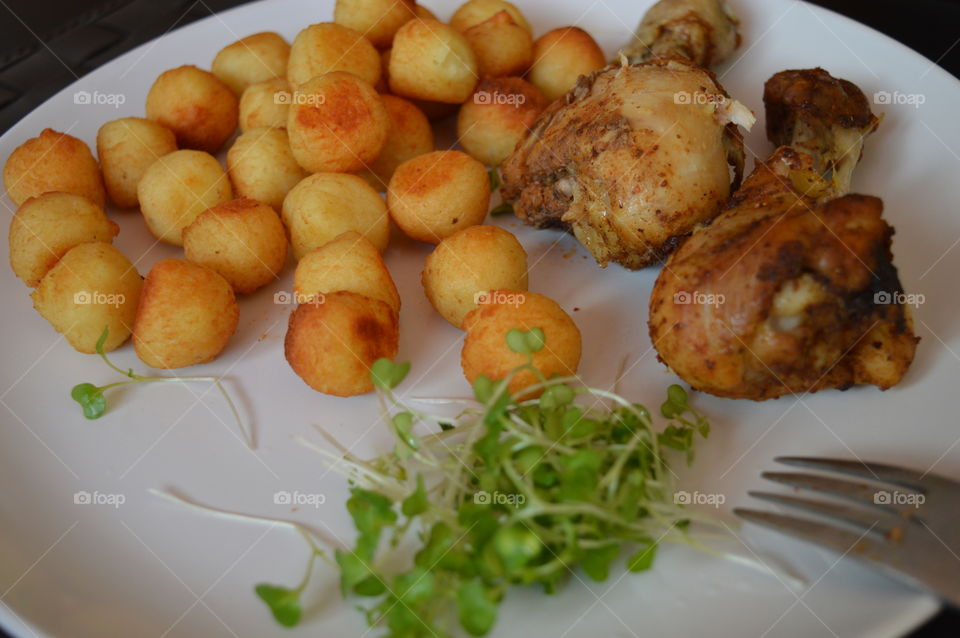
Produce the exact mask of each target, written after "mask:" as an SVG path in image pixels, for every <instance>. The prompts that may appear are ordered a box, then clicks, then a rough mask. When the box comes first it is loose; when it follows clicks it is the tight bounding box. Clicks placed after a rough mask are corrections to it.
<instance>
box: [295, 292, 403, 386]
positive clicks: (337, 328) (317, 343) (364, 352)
mask: <svg viewBox="0 0 960 638" xmlns="http://www.w3.org/2000/svg"><path fill="white" fill-rule="evenodd" d="M399 342H400V326H399V322H398V320H397V313H396V312H395V311H394V310H393V308H391V307H390V306H389V305H388V304H386V303H385V302H383V301H380V300H379V299H371V298H370V297H365V296H363V295H360V294H357V293H355V292H349V291H346V290H341V291H337V292H332V293H330V294H328V295H324V299H323V303H307V304H303V305H300V306H298V307H297V308H296V310H294V311H293V313H291V315H290V323H289V325H288V327H287V337H286V339H285V340H284V352H285V354H286V357H287V362H288V363H289V364H290V367H291V368H293V371H294V372H296V373H297V375H299V377H300V378H301V379H303V380H304V381H305V382H306V384H307V385H309V386H310V387H311V388H313V389H314V390H316V391H318V392H323V393H324V394H332V395H334V396H339V397H349V396H354V395H357V394H366V393H367V392H370V391H371V390H373V382H372V381H371V380H370V366H372V365H373V363H374V362H375V361H376V360H377V359H380V358H381V357H387V358H390V359H392V358H393V357H395V356H397V349H398V348H399Z"/></svg>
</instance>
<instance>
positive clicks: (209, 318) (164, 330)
mask: <svg viewBox="0 0 960 638" xmlns="http://www.w3.org/2000/svg"><path fill="white" fill-rule="evenodd" d="M239 320H240V307H239V306H238V305H237V300H236V297H234V294H233V288H231V287H230V284H229V283H227V280H226V279H224V278H223V277H221V276H220V275H218V274H217V273H216V272H214V271H213V270H210V269H209V268H204V267H203V266H199V265H197V264H194V263H192V262H189V261H187V260H185V259H164V260H162V261H158V262H157V263H156V264H154V266H153V268H152V269H150V272H149V273H148V274H147V278H146V280H145V281H144V282H143V291H142V292H141V294H140V304H139V306H138V307H137V316H136V320H135V322H134V325H133V346H134V349H135V350H136V352H137V356H138V357H140V360H141V361H143V362H144V363H145V364H147V365H148V366H150V367H151V368H185V367H187V366H192V365H194V364H197V363H207V362H209V361H213V360H214V359H216V358H217V355H219V354H220V353H221V352H222V351H223V349H224V348H225V347H226V345H227V341H229V340H230V337H231V335H233V333H234V332H235V331H236V329H237V323H238V322H239Z"/></svg>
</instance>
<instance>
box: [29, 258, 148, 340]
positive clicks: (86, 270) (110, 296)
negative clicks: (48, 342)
mask: <svg viewBox="0 0 960 638" xmlns="http://www.w3.org/2000/svg"><path fill="white" fill-rule="evenodd" d="M142 284H143V280H142V279H140V274H139V273H138V272H137V269H136V268H134V266H133V264H131V263H130V260H129V259H127V258H126V257H124V256H123V254H122V253H121V252H120V251H119V250H117V249H116V248H114V247H113V246H112V245H110V244H106V243H103V242H89V243H85V244H77V245H76V246H74V247H73V248H71V249H70V250H68V251H67V253H66V254H65V255H64V256H63V257H62V258H61V259H60V261H58V262H57V264H56V265H55V266H54V267H53V268H51V269H50V271H49V272H48V273H47V274H46V275H44V277H43V279H41V280H40V285H39V286H37V289H36V290H34V291H33V294H32V295H31V296H32V297H33V307H34V308H36V309H37V312H39V313H40V314H41V315H42V316H43V318H44V319H46V320H47V321H49V322H50V325H52V326H53V327H54V329H55V330H56V331H57V332H59V333H61V334H63V336H64V338H65V339H66V340H67V342H68V343H69V344H70V345H71V346H73V347H74V348H76V349H77V350H79V351H80V352H85V353H87V354H93V353H95V352H96V351H97V341H99V340H100V337H101V336H102V335H103V331H104V329H105V328H106V329H107V330H109V334H108V335H107V339H106V341H104V343H103V349H104V351H106V352H109V351H110V350H114V349H115V348H117V347H119V346H120V345H121V344H122V343H123V342H124V341H126V340H127V337H129V336H130V332H131V331H132V330H133V323H134V316H135V315H136V314H137V303H138V301H139V299H140V288H141V286H142Z"/></svg>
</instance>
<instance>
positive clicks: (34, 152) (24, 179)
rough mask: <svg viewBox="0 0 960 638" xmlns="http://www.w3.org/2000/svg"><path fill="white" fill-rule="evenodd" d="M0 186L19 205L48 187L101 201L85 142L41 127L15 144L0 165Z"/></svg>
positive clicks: (97, 176) (94, 167)
mask: <svg viewBox="0 0 960 638" xmlns="http://www.w3.org/2000/svg"><path fill="white" fill-rule="evenodd" d="M3 186H4V188H6V189H7V195H9V196H10V199H11V200H13V203H14V204H16V205H17V206H19V205H20V204H22V203H23V202H25V201H27V200H28V199H29V198H31V197H36V196H37V195H43V194H44V193H47V192H50V191H59V192H61V193H76V194H77V195H83V196H84V197H86V198H87V199H90V200H91V201H93V202H94V203H95V204H97V205H98V206H103V204H104V192H103V181H102V180H101V179H100V168H99V167H98V166H97V160H95V159H94V158H93V155H92V154H91V153H90V149H89V148H87V145H86V144H84V143H83V142H82V141H80V140H78V139H77V138H75V137H73V136H72V135H67V134H66V133H60V132H59V131H54V130H53V129H49V128H48V129H44V130H43V131H42V132H41V133H40V135H39V136H37V137H33V138H30V139H29V140H27V141H26V142H24V143H23V144H21V145H20V146H18V147H17V148H16V149H14V151H13V152H12V153H10V157H8V158H7V163H6V164H4V165H3Z"/></svg>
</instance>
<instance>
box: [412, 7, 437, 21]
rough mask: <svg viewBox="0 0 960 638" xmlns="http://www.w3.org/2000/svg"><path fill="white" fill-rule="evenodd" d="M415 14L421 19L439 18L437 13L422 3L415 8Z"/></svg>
mask: <svg viewBox="0 0 960 638" xmlns="http://www.w3.org/2000/svg"><path fill="white" fill-rule="evenodd" d="M413 14H414V15H415V16H416V17H418V18H420V19H421V20H437V19H438V18H437V14H435V13H434V12H433V11H431V10H430V9H428V8H426V7H425V6H423V5H422V4H418V5H417V6H415V7H414V8H413Z"/></svg>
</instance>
